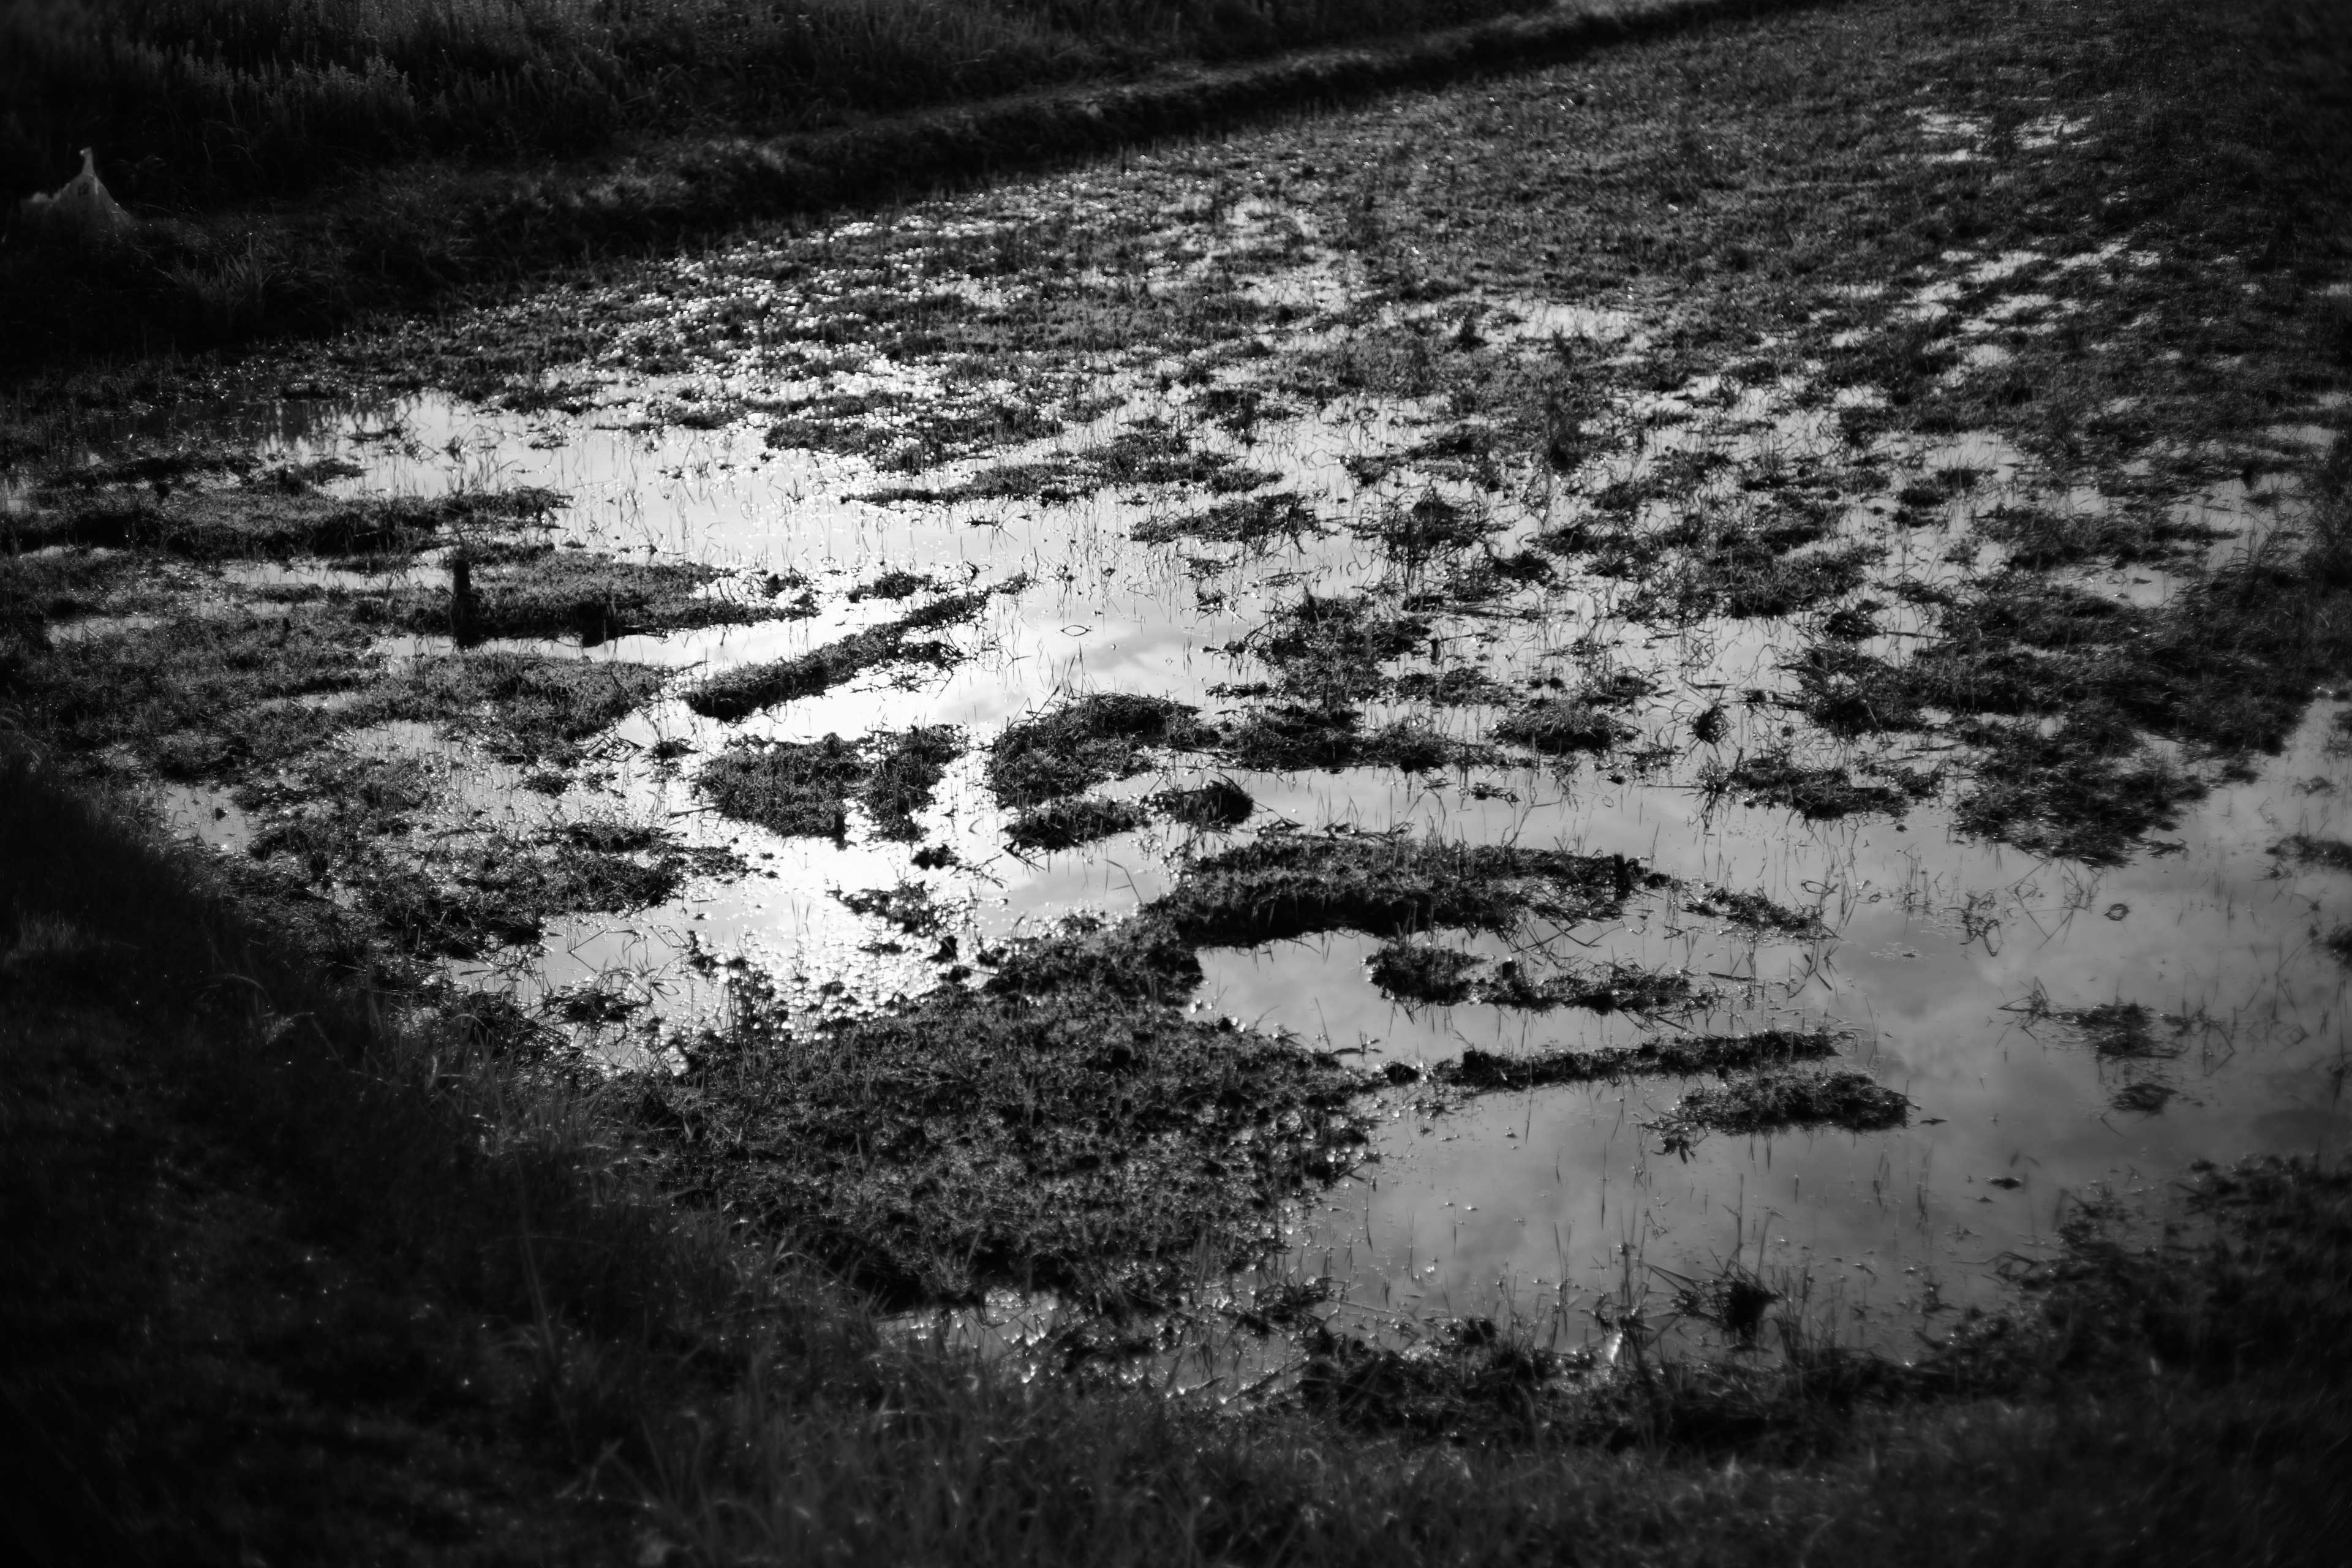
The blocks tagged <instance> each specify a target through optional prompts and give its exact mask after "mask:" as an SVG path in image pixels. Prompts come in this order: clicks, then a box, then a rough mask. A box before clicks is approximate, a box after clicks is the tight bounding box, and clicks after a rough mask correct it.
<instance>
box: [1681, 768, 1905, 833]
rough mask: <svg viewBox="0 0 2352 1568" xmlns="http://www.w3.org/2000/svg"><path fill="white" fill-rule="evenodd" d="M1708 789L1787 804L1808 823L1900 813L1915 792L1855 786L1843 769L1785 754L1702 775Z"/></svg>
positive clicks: (1884, 786) (1883, 786)
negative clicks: (1815, 764) (1809, 764)
mask: <svg viewBox="0 0 2352 1568" xmlns="http://www.w3.org/2000/svg"><path fill="white" fill-rule="evenodd" d="M1701 785H1702V787H1703V788H1706V789H1708V790H1709V791H1711V792H1712V791H1716V790H1721V791H1724V792H1729V791H1732V790H1737V791H1739V792H1741V793H1742V794H1745V795H1748V797H1749V804H1751V805H1757V804H1769V805H1781V806H1786V807H1788V808H1789V809H1790V810H1791V811H1793V812H1795V813H1797V814H1798V815H1799V816H1802V817H1804V818H1806V819H1807V820H1808V821H1812V822H1821V821H1826V820H1828V819H1830V818H1832V817H1840V816H1853V815H1854V814H1855V813H1858V812H1874V813H1885V814H1886V815H1888V816H1901V815H1902V814H1903V812H1904V810H1905V809H1906V807H1907V806H1909V805H1910V804H1911V799H1910V796H1909V795H1906V794H1905V793H1904V792H1903V791H1901V790H1899V789H1895V788H1894V787H1892V786H1891V785H1887V784H1856V783H1855V782H1854V781H1853V777H1852V775H1850V774H1849V773H1847V772H1846V770H1845V769H1843V768H1842V767H1835V766H1831V767H1818V768H1810V767H1806V766H1805V765H1803V764H1802V763H1799V762H1797V761H1796V760H1795V759H1794V758H1793V757H1790V755H1789V754H1788V753H1787V752H1766V753H1765V754H1763V755H1762V756H1757V757H1743V758H1742V759H1740V760H1739V761H1738V763H1735V764H1733V765H1732V767H1731V768H1730V769H1729V770H1728V771H1727V772H1723V773H1713V774H1707V775H1703V777H1702V780H1701Z"/></svg>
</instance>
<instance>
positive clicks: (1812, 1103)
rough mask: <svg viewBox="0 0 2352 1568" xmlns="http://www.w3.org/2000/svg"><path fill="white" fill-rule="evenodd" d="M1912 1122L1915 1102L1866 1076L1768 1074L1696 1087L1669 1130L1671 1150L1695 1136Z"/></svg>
mask: <svg viewBox="0 0 2352 1568" xmlns="http://www.w3.org/2000/svg"><path fill="white" fill-rule="evenodd" d="M1910 1119H1911V1101H1910V1100H1909V1099H1908V1098H1906V1096H1904V1095H1902V1094H1900V1093H1897V1092H1896V1091H1895V1090H1894V1089H1887V1088H1885V1086H1883V1085H1881V1084H1878V1083H1875V1082H1874V1081H1873V1080H1872V1079H1871V1078H1870V1076H1869V1075H1868V1074H1867V1073H1859V1072H1854V1071H1852V1070H1850V1069H1848V1070H1839V1071H1833V1072H1787V1073H1765V1074H1759V1075H1757V1076H1755V1077H1753V1078H1740V1079H1730V1080H1727V1082H1724V1083H1722V1084H1717V1085H1708V1086H1706V1087H1703V1088H1700V1089H1693V1090H1691V1092H1690V1093H1688V1094H1686V1095H1685V1096H1684V1097H1683V1099H1682V1102H1681V1103H1680V1104H1678V1105H1676V1106H1675V1110H1674V1112H1673V1114H1672V1115H1671V1116H1670V1117H1669V1118H1668V1119H1667V1121H1666V1123H1665V1125H1664V1132H1665V1135H1666V1139H1667V1142H1668V1144H1669V1146H1672V1145H1673V1144H1675V1143H1676V1142H1682V1143H1684V1144H1685V1145H1687V1142H1688V1141H1689V1136H1690V1134H1692V1133H1693V1132H1699V1131H1711V1132H1778V1131H1783V1130H1784V1129H1787V1128H1790V1127H1842V1128H1844V1129H1845V1130H1846V1131H1850V1132H1875V1131H1882V1130H1883V1129H1885V1128H1889V1127H1900V1126H1902V1125H1903V1124H1904V1123H1905V1122H1906V1121H1910Z"/></svg>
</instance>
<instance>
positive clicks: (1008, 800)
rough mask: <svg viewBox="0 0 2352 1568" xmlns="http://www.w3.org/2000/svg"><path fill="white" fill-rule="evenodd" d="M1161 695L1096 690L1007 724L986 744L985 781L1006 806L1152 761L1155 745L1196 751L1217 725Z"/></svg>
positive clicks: (1050, 796) (1071, 791)
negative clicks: (1204, 720)
mask: <svg viewBox="0 0 2352 1568" xmlns="http://www.w3.org/2000/svg"><path fill="white" fill-rule="evenodd" d="M1196 711H1197V710H1194V709H1192V708H1188V707H1186V706H1185V705H1184V704H1183V703H1181V702H1176V701H1172V700H1170V699H1167V698H1164V697H1141V696H1137V695H1134V694H1131V693H1127V692H1108V691H1107V692H1096V693H1093V694H1090V695H1088V696H1085V697H1076V698H1072V699H1070V700H1066V701H1065V702H1063V703H1061V704H1060V705H1059V706H1057V707H1055V708H1053V709H1050V710H1047V711H1046V712H1045V713H1042V714H1040V715H1038V716H1037V717H1036V718H1034V719H1028V720H1024V721H1020V722H1018V723H1014V724H1010V725H1007V726H1006V727H1005V729H1004V730H1003V732H1002V733H1001V734H999V735H998V736H997V738H996V739H995V741H994V742H992V743H991V744H990V746H989V752H988V783H989V787H990V788H992V789H993V790H994V791H995V792H996V798H997V799H999V800H1001V801H1003V803H1004V804H1006V805H1013V806H1025V805H1040V804H1043V803H1045V802H1047V801H1053V800H1059V799H1061V798H1063V797H1064V796H1066V795H1076V794H1079V793H1080V792H1082V791H1084V790H1087V789H1090V788H1092V787H1093V786H1094V785H1096V784H1108V783H1109V782H1111V781H1112V780H1114V779H1123V778H1131V777H1133V776H1134V775H1135V774H1137V773H1141V772H1143V771H1144V769H1146V768H1148V767H1150V765H1151V760H1150V755H1149V752H1150V750H1151V749H1152V748H1168V749H1171V750H1178V751H1198V750H1201V749H1202V748H1203V747H1206V746H1208V745H1210V744H1212V743H1213V742H1214V741H1215V739H1216V731H1214V730H1213V729H1211V728H1209V727H1208V726H1207V725H1205V724H1202V722H1200V721H1199V720H1198V718H1197V717H1195V714H1196Z"/></svg>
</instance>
